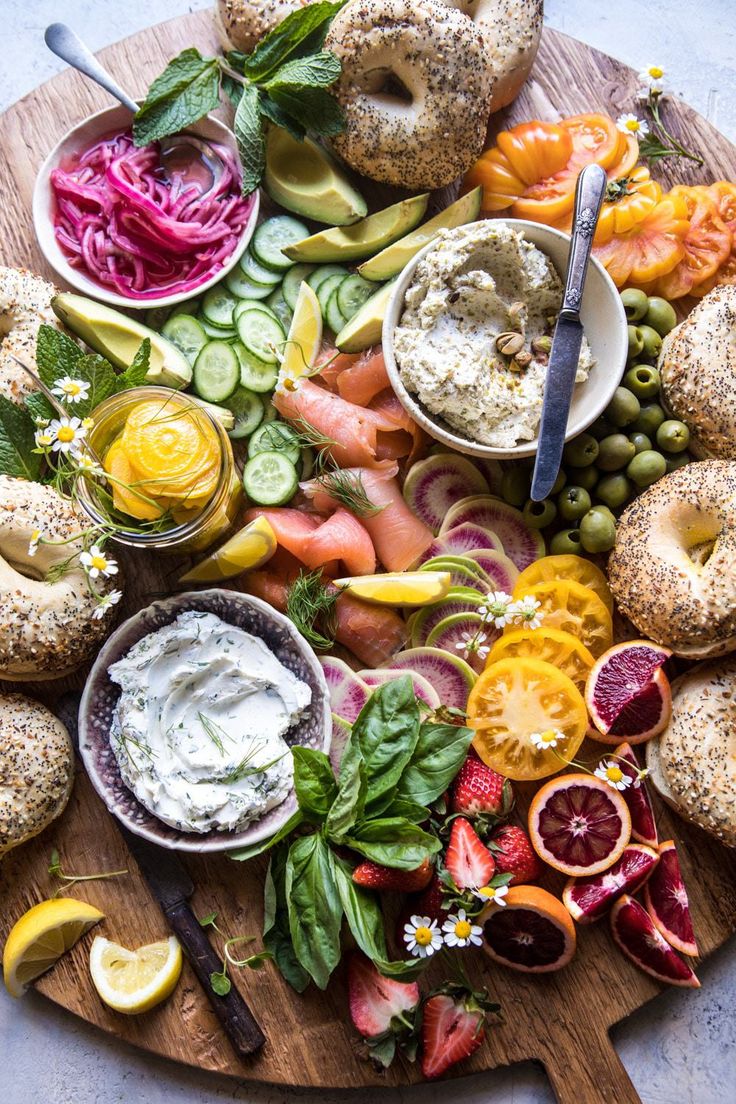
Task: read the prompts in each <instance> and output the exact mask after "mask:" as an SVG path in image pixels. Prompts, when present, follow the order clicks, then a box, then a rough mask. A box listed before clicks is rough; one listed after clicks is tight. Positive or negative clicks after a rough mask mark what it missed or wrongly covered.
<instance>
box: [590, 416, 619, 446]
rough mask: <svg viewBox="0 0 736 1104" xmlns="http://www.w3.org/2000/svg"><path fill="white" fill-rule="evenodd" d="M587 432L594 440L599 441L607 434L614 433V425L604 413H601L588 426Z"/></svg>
mask: <svg viewBox="0 0 736 1104" xmlns="http://www.w3.org/2000/svg"><path fill="white" fill-rule="evenodd" d="M588 432H589V433H592V434H593V436H594V437H595V439H596V441H601V440H602V439H603V438H604V437H608V436H609V434H611V433H615V432H616V426H615V425H614V424H613V422H609V420H608V418H606V417H605V415H603V414H601V415H600V417H598V418H596V420H595V421H594V422H593V424H592V425H591V426H588Z"/></svg>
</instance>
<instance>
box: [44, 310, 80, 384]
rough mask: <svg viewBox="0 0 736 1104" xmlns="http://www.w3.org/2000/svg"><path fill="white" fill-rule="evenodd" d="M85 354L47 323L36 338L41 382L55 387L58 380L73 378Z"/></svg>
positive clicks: (74, 343) (63, 334) (73, 342)
mask: <svg viewBox="0 0 736 1104" xmlns="http://www.w3.org/2000/svg"><path fill="white" fill-rule="evenodd" d="M83 356H84V353H83V352H82V350H81V349H80V348H79V346H78V345H77V343H76V341H72V339H71V338H70V337H67V335H66V334H65V333H62V332H61V330H57V329H56V327H55V326H48V325H47V324H46V323H45V322H44V323H42V325H41V326H39V328H38V335H37V337H36V367H37V368H38V374H39V376H40V378H41V380H42V381H43V382H44V383H45V384H46V386H47V387H53V386H54V384H55V383H56V381H57V379H61V378H62V377H63V376H71V377H72V378H74V373H75V370H76V367H77V365H78V364H79V362H80V360H81V359H82V357H83Z"/></svg>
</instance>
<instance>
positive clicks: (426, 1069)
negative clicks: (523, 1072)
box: [422, 984, 499, 1078]
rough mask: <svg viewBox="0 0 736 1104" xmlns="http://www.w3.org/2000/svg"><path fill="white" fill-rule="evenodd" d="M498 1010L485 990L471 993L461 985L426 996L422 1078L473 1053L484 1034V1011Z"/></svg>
mask: <svg viewBox="0 0 736 1104" xmlns="http://www.w3.org/2000/svg"><path fill="white" fill-rule="evenodd" d="M498 1008H499V1006H498V1005H497V1004H492V1003H491V1002H490V1001H489V1000H488V994H487V992H486V991H485V990H484V991H483V992H480V993H472V992H470V990H469V989H467V988H465V987H464V986H462V985H453V984H448V985H444V986H442V989H441V990H440V991H439V992H436V993H435V994H434V995H433V996H430V997H429V998H428V999H427V1000H426V1001H425V1002H424V1018H423V1022H422V1073H423V1074H424V1076H425V1077H429V1078H433V1077H440V1076H441V1075H442V1074H443V1073H444V1072H445V1070H447V1069H449V1068H450V1066H454V1065H455V1063H456V1062H461V1061H462V1060H463V1058H468V1057H469V1056H470V1055H471V1054H472V1053H473V1051H475V1050H477V1049H478V1047H479V1046H480V1044H481V1043H482V1042H483V1039H484V1037H485V1033H486V1012H497V1011H498Z"/></svg>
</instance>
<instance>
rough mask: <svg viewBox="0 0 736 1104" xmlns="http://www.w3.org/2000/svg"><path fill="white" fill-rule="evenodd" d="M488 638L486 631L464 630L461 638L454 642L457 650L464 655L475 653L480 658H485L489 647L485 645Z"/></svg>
mask: <svg viewBox="0 0 736 1104" xmlns="http://www.w3.org/2000/svg"><path fill="white" fill-rule="evenodd" d="M487 639H488V633H484V632H470V631H468V632H465V633H463V635H462V639H461V640H458V641H457V643H456V644H455V648H456V649H457V651H458V652H463V653H464V654H465V655H470V654H471V653H472V654H474V655H475V654H477V655H479V656H480V657H481V659H485V658H486V656H487V655H488V652H489V648H488V646H487V645H486V646H485V647H484V645H485V642H486V640H487Z"/></svg>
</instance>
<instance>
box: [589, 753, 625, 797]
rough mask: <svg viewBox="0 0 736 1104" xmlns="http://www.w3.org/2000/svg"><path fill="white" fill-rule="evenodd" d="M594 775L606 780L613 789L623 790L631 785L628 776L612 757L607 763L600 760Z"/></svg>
mask: <svg viewBox="0 0 736 1104" xmlns="http://www.w3.org/2000/svg"><path fill="white" fill-rule="evenodd" d="M595 776H596V778H600V779H602V780H603V781H604V782H607V783H608V785H609V786H610V787H611V789H613V790H625V789H627V788H628V787H629V786H630V785H631V779H630V778H629V776H628V775H626V774H624V772H623V771H622V770H621V768H620V767H619V766H618V764H617V763H614V761H613V760H612V759H609V760H608V762H607V763H604V762H601V763H600V764H599V765H598V766H597V767H596V769H595Z"/></svg>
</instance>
